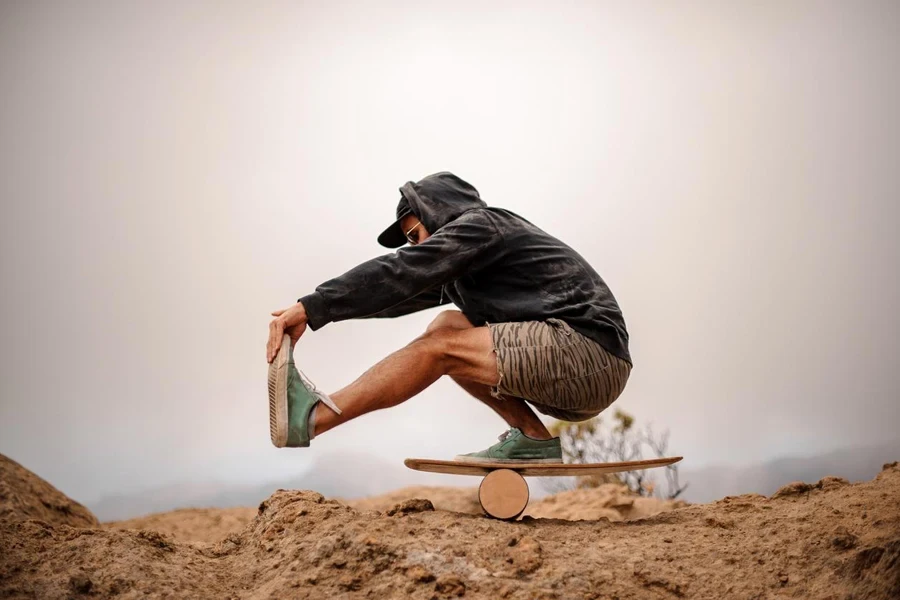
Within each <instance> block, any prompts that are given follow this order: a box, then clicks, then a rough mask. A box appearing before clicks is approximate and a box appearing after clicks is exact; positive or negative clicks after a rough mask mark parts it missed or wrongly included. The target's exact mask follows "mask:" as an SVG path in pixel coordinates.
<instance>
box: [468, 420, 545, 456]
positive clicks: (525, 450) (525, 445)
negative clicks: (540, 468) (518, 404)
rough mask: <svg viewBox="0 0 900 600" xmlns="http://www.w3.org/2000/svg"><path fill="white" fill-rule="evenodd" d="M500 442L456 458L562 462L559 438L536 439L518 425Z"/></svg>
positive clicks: (502, 437)
mask: <svg viewBox="0 0 900 600" xmlns="http://www.w3.org/2000/svg"><path fill="white" fill-rule="evenodd" d="M499 439H500V442H499V443H496V444H494V445H493V446H491V447H490V448H488V449H487V450H482V451H481V452H470V453H469V454H460V455H459V456H457V457H456V458H455V459H454V460H458V461H462V462H492V463H562V445H561V444H560V442H559V438H558V437H555V438H551V439H549V440H536V439H534V438H530V437H528V436H527V435H525V434H524V433H522V431H521V430H519V429H518V428H517V427H513V428H511V429H510V430H509V431H506V432H504V433H503V434H502V435H501V436H500V438H499Z"/></svg>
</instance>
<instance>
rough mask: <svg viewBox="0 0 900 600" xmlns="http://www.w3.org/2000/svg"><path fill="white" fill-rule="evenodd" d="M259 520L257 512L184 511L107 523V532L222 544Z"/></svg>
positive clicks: (184, 509)
mask: <svg viewBox="0 0 900 600" xmlns="http://www.w3.org/2000/svg"><path fill="white" fill-rule="evenodd" d="M255 516H256V509H255V508H243V507H241V508H183V509H180V510H173V511H171V512H166V513H157V514H152V515H147V516H145V517H138V518H136V519H128V520H127V521H111V522H109V523H104V524H103V527H105V528H107V529H137V530H141V529H149V530H152V531H158V532H159V533H162V534H165V535H168V536H171V537H172V538H174V539H175V540H177V541H179V542H219V541H221V540H223V539H225V538H226V537H228V536H229V535H231V534H233V533H239V532H240V531H241V530H242V529H243V528H244V527H246V526H247V523H249V522H250V521H252V520H253V517H255Z"/></svg>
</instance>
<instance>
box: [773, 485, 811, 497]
mask: <svg viewBox="0 0 900 600" xmlns="http://www.w3.org/2000/svg"><path fill="white" fill-rule="evenodd" d="M814 487H815V486H813V485H810V484H808V483H804V482H802V481H794V482H792V483H789V484H787V485H783V486H781V487H780V488H778V491H777V492H775V495H773V496H772V497H773V498H784V497H786V496H796V495H799V494H805V493H807V492H809V491H810V490H812V489H813V488H814Z"/></svg>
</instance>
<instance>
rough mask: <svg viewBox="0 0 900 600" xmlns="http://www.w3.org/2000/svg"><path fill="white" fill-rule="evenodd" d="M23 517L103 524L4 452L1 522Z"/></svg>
mask: <svg viewBox="0 0 900 600" xmlns="http://www.w3.org/2000/svg"><path fill="white" fill-rule="evenodd" d="M21 519H40V520H41V521H44V522H45V523H49V524H50V525H70V526H72V527H97V526H99V523H98V522H97V518H96V517H95V516H94V515H93V514H92V513H91V511H89V510H88V509H86V508H85V507H84V506H82V505H80V504H78V503H77V502H75V501H74V500H72V499H71V498H69V497H68V496H66V495H65V494H63V493H62V492H60V491H59V490H58V489H56V488H55V487H53V486H52V485H50V484H49V483H47V482H46V481H44V480H43V479H41V478H40V477H38V476H37V475H35V474H34V473H32V472H31V471H29V470H28V469H26V468H25V467H23V466H22V465H20V464H19V463H17V462H16V461H14V460H12V459H10V458H7V457H6V456H3V455H2V454H0V522H7V521H14V520H21Z"/></svg>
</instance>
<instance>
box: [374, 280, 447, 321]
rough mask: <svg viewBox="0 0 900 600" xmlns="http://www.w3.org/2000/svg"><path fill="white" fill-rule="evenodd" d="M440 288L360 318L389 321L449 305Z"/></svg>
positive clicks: (445, 295)
mask: <svg viewBox="0 0 900 600" xmlns="http://www.w3.org/2000/svg"><path fill="white" fill-rule="evenodd" d="M441 287H442V286H438V287H437V288H435V289H432V290H427V291H424V292H422V293H421V294H419V295H418V296H413V297H412V298H410V299H409V300H404V301H403V302H401V303H400V304H398V305H396V306H392V307H390V308H388V309H386V310H383V311H381V312H377V313H375V314H374V315H366V316H365V317H360V318H362V319H369V318H372V319H390V318H393V317H402V316H404V315H409V314H412V313H414V312H419V311H420V310H428V309H429V308H434V307H435V306H441V305H443V304H449V302H450V299H449V298H448V297H447V294H445V293H443V291H442V290H441Z"/></svg>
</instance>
